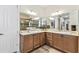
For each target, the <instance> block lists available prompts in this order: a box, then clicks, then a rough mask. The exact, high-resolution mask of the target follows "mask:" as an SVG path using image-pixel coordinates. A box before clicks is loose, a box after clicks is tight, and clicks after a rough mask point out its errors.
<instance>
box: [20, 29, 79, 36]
mask: <svg viewBox="0 0 79 59" xmlns="http://www.w3.org/2000/svg"><path fill="white" fill-rule="evenodd" d="M42 32H51V33H58V34H65V35H73V36H79V34H78V32H77V31H71V32H69V31H57V30H52V29H47V30H30V31H28V30H23V31H20V34H21V35H30V34H36V33H42Z"/></svg>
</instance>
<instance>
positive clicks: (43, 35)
mask: <svg viewBox="0 0 79 59" xmlns="http://www.w3.org/2000/svg"><path fill="white" fill-rule="evenodd" d="M39 39H40V46H42V45H44V44H45V32H43V33H39Z"/></svg>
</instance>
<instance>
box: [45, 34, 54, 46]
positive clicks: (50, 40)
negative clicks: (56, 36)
mask: <svg viewBox="0 0 79 59" xmlns="http://www.w3.org/2000/svg"><path fill="white" fill-rule="evenodd" d="M46 44H47V45H49V46H53V42H52V33H46Z"/></svg>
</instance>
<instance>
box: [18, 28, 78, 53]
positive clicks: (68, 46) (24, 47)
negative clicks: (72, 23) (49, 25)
mask: <svg viewBox="0 0 79 59" xmlns="http://www.w3.org/2000/svg"><path fill="white" fill-rule="evenodd" d="M78 37H79V35H78V33H76V32H59V31H53V30H50V29H48V30H39V31H38V30H36V31H29V32H28V31H27V30H25V31H21V33H20V51H21V52H22V53H27V52H31V51H33V50H35V49H36V48H38V47H41V46H43V45H48V46H50V47H52V48H55V49H57V50H60V51H62V52H67V53H78V52H79V47H78V45H79V43H78V42H79V39H78Z"/></svg>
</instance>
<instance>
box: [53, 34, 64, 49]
mask: <svg viewBox="0 0 79 59" xmlns="http://www.w3.org/2000/svg"><path fill="white" fill-rule="evenodd" d="M52 37H53V41H52V42H53V46H54V47H56V48H58V49H61V50H63V39H62V38H61V35H60V34H53V36H52Z"/></svg>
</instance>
